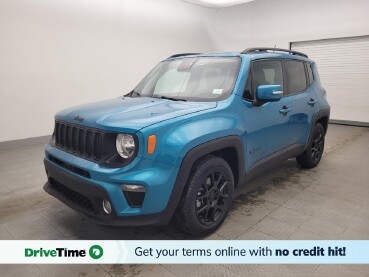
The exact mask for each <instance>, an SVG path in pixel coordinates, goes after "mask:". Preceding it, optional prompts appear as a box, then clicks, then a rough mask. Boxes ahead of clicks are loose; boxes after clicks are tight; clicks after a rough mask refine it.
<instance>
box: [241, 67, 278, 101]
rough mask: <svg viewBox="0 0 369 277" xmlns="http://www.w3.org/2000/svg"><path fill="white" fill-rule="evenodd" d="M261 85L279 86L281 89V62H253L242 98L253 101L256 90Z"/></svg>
mask: <svg viewBox="0 0 369 277" xmlns="http://www.w3.org/2000/svg"><path fill="white" fill-rule="evenodd" d="M250 77H251V78H250ZM262 85H281V86H282V87H283V73H282V62H281V61H272V60H261V61H255V62H253V63H252V66H251V75H250V76H249V78H248V82H247V84H246V88H245V93H244V97H245V98H246V99H255V97H254V96H255V92H256V88H257V87H258V86H262Z"/></svg>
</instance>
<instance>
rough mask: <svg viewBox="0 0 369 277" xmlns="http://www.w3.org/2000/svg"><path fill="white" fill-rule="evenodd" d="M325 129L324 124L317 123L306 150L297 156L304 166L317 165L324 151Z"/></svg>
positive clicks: (311, 166)
mask: <svg viewBox="0 0 369 277" xmlns="http://www.w3.org/2000/svg"><path fill="white" fill-rule="evenodd" d="M324 139H325V130H324V127H323V125H322V124H320V123H317V124H315V126H314V129H313V135H312V138H311V141H310V142H309V145H308V147H307V148H306V150H305V152H304V153H302V154H301V155H299V156H297V157H296V160H297V162H298V163H299V164H300V165H301V167H303V168H313V167H316V166H317V165H318V164H319V162H320V160H321V158H322V155H323V151H324Z"/></svg>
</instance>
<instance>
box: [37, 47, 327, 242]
mask: <svg viewBox="0 0 369 277" xmlns="http://www.w3.org/2000/svg"><path fill="white" fill-rule="evenodd" d="M329 113H330V107H329V105H328V103H327V100H326V92H325V90H324V89H323V88H322V86H321V84H320V80H319V75H318V71H317V67H316V64H315V63H314V62H313V61H312V60H310V59H309V58H308V57H307V55H305V54H303V53H299V52H295V51H290V50H285V49H278V48H252V49H246V50H245V51H243V52H241V53H216V54H194V53H191V54H177V55H173V56H171V57H169V58H168V59H166V60H164V61H162V62H161V63H159V65H157V66H156V67H155V68H154V69H153V70H152V71H150V72H149V73H148V75H147V76H146V77H145V78H144V79H143V80H142V81H141V82H140V83H139V84H138V86H137V87H136V88H135V89H134V90H132V91H131V92H130V93H128V94H126V95H124V96H120V97H117V98H114V99H110V100H106V101H101V102H97V103H92V104H86V105H82V106H78V107H74V108H69V109H66V110H63V111H61V112H59V113H57V114H56V116H55V130H54V133H53V136H52V139H51V141H50V143H49V144H48V145H47V146H46V149H45V160H44V163H45V168H46V174H47V178H48V181H47V183H46V184H45V186H44V189H45V190H46V191H47V192H48V193H49V194H51V195H53V196H54V197H56V198H58V199H59V200H61V201H62V202H64V203H65V204H67V205H69V206H70V207H71V208H73V209H75V210H77V211H79V212H81V213H83V214H84V215H86V216H87V217H89V218H91V219H93V220H95V221H96V222H98V223H100V224H103V225H119V226H142V225H165V224H167V223H168V222H169V221H170V220H171V219H172V218H173V219H175V220H176V221H177V223H178V225H179V226H180V227H181V228H182V229H183V230H185V231H187V232H189V233H191V234H192V235H195V236H201V235H205V234H208V233H210V232H212V231H214V230H215V229H216V228H217V227H219V226H220V225H221V224H222V222H223V221H224V219H225V217H226V215H227V213H228V210H229V208H230V205H231V202H232V198H233V196H234V190H235V189H236V188H238V187H240V186H243V185H244V184H245V183H246V182H247V180H249V179H250V178H252V177H253V176H255V175H256V174H258V173H259V172H261V171H263V170H266V168H268V167H270V166H272V165H275V164H276V163H280V162H281V161H283V160H286V159H289V158H294V157H296V160H297V162H298V163H299V164H300V165H301V167H303V168H312V167H315V166H316V165H317V164H318V163H319V161H320V159H321V157H322V153H323V148H324V137H325V134H326V132H327V127H328V119H329Z"/></svg>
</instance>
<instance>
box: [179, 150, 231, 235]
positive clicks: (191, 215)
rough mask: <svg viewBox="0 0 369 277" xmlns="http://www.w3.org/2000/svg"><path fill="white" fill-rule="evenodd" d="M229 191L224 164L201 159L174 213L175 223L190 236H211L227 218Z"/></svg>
mask: <svg viewBox="0 0 369 277" xmlns="http://www.w3.org/2000/svg"><path fill="white" fill-rule="evenodd" d="M233 192H234V179H233V174H232V170H231V168H230V167H229V165H228V163H227V162H226V161H225V160H223V159H222V158H219V157H215V156H207V157H205V158H203V159H202V160H200V161H199V162H198V163H197V164H196V165H195V166H194V168H193V169H192V171H191V173H190V177H189V180H188V182H187V185H186V189H185V191H184V192H183V196H182V199H181V203H180V205H179V207H178V210H177V214H176V220H177V224H178V225H179V227H180V228H181V229H183V230H184V231H186V232H188V233H190V234H191V235H193V236H203V235H206V234H210V233H212V232H213V231H215V230H216V229H217V228H218V227H219V226H220V225H221V224H222V223H223V221H224V219H225V217H226V216H227V214H228V210H229V207H230V205H231V202H232V198H233Z"/></svg>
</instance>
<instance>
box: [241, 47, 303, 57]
mask: <svg viewBox="0 0 369 277" xmlns="http://www.w3.org/2000/svg"><path fill="white" fill-rule="evenodd" d="M267 51H273V52H274V51H276V52H286V53H290V54H292V55H298V56H302V57H306V58H308V56H307V55H306V54H304V53H301V52H297V51H293V50H288V49H283V48H269V47H257V48H247V49H245V50H243V51H242V52H241V54H249V53H253V52H267Z"/></svg>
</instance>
